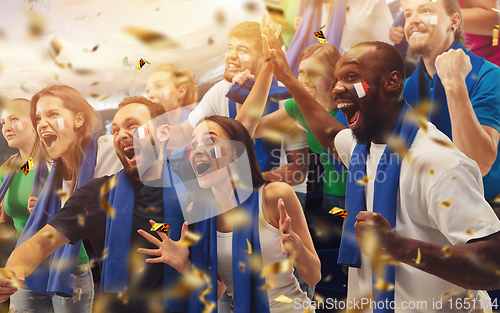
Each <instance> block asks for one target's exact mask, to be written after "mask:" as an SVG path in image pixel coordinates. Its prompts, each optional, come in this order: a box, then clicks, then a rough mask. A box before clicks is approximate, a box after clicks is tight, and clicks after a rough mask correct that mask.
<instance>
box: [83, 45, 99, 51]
mask: <svg viewBox="0 0 500 313" xmlns="http://www.w3.org/2000/svg"><path fill="white" fill-rule="evenodd" d="M98 48H99V45H95V46H94V48H92V49H91V50H87V49H85V50H84V51H85V52H95V51H96V50H97V49H98Z"/></svg>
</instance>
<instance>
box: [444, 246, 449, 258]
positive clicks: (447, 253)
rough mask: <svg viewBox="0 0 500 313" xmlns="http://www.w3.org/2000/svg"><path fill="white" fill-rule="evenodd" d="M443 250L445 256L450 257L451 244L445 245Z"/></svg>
mask: <svg viewBox="0 0 500 313" xmlns="http://www.w3.org/2000/svg"><path fill="white" fill-rule="evenodd" d="M443 252H444V257H445V258H447V257H449V256H450V254H451V248H450V246H445V247H443Z"/></svg>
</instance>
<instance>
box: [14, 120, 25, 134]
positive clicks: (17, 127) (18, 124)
mask: <svg viewBox="0 0 500 313" xmlns="http://www.w3.org/2000/svg"><path fill="white" fill-rule="evenodd" d="M25 128H26V122H25V121H21V122H15V123H14V130H15V131H18V132H20V131H22V130H24V129H25Z"/></svg>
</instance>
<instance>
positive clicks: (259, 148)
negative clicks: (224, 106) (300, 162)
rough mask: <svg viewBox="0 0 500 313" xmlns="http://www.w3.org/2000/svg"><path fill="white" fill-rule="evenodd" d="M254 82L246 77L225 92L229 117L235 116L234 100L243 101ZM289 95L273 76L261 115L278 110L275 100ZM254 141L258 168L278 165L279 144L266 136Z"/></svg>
mask: <svg viewBox="0 0 500 313" xmlns="http://www.w3.org/2000/svg"><path fill="white" fill-rule="evenodd" d="M254 84H255V81H254V80H253V79H247V81H246V82H245V83H244V84H243V85H242V86H240V84H238V83H236V84H234V85H233V86H231V88H230V89H229V92H228V93H227V94H226V97H228V99H229V117H230V118H232V119H234V118H236V102H238V103H244V102H245V100H246V98H247V97H248V95H249V94H250V90H252V88H253V85H254ZM291 96H292V95H291V94H290V92H289V91H288V90H287V89H286V88H285V87H282V86H278V82H277V81H276V79H274V78H273V81H272V83H271V88H270V90H269V96H268V98H269V100H268V101H267V103H266V108H265V110H264V114H263V115H267V114H269V113H272V112H274V111H276V110H278V109H279V103H278V102H277V101H280V100H283V99H288V98H290V97H291ZM254 142H255V155H256V156H257V162H258V163H259V167H260V170H261V171H262V172H267V171H271V170H274V169H275V168H278V167H279V166H280V155H281V145H280V144H277V143H275V142H272V141H269V140H267V139H266V138H257V139H254ZM276 149H277V150H276ZM273 151H279V153H273Z"/></svg>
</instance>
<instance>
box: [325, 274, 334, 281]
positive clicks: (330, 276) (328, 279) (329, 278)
mask: <svg viewBox="0 0 500 313" xmlns="http://www.w3.org/2000/svg"><path fill="white" fill-rule="evenodd" d="M330 280H332V274H330V275H328V276H326V277H325V278H323V281H324V282H329V281H330Z"/></svg>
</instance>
